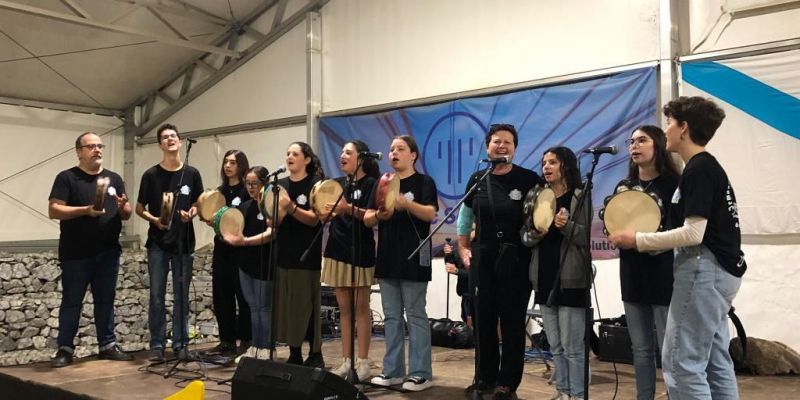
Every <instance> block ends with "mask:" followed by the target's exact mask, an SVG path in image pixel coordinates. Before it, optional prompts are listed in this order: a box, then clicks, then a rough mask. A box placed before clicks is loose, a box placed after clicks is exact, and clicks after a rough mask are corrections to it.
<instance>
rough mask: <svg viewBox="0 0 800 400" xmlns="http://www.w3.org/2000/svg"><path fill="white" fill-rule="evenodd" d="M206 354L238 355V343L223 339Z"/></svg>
mask: <svg viewBox="0 0 800 400" xmlns="http://www.w3.org/2000/svg"><path fill="white" fill-rule="evenodd" d="M206 354H208V355H212V356H213V355H217V354H219V355H223V356H233V355H236V345H235V344H233V343H231V342H227V341H221V342H219V344H218V345H216V346H214V347H213V348H212V349H210V350H208V351H207V352H206Z"/></svg>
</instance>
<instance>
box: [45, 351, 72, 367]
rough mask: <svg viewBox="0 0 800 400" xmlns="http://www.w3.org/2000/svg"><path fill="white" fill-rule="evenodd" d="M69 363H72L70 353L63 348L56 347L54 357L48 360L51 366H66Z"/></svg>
mask: <svg viewBox="0 0 800 400" xmlns="http://www.w3.org/2000/svg"><path fill="white" fill-rule="evenodd" d="M70 364H72V353H70V352H68V351H66V350H64V349H58V351H57V352H56V356H55V358H53V360H52V361H51V362H50V365H51V366H52V367H53V368H61V367H66V366H67V365H70Z"/></svg>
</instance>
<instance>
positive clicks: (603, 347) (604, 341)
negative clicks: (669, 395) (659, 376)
mask: <svg viewBox="0 0 800 400" xmlns="http://www.w3.org/2000/svg"><path fill="white" fill-rule="evenodd" d="M655 337H656V332H655V329H654V330H653V340H655ZM598 358H599V359H600V360H602V361H614V362H618V363H623V364H633V351H632V350H631V336H630V334H629V333H628V327H627V326H623V325H610V324H601V325H600V354H599V355H598ZM656 365H657V366H658V367H659V368H660V367H661V349H659V348H658V347H656Z"/></svg>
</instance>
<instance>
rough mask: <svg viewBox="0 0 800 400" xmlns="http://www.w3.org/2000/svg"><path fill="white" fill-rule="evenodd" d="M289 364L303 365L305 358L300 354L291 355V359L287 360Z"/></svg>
mask: <svg viewBox="0 0 800 400" xmlns="http://www.w3.org/2000/svg"><path fill="white" fill-rule="evenodd" d="M286 363H287V364H294V365H303V356H302V355H300V354H296V353H295V354H290V355H289V358H288V359H286Z"/></svg>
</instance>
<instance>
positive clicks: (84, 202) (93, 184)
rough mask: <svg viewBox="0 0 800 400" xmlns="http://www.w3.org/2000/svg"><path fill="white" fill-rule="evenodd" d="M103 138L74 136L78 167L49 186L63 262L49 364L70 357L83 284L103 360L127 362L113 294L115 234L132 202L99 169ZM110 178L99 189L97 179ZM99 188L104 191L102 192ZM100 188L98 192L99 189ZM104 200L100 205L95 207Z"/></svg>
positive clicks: (116, 252)
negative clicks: (89, 293)
mask: <svg viewBox="0 0 800 400" xmlns="http://www.w3.org/2000/svg"><path fill="white" fill-rule="evenodd" d="M104 147H105V146H104V145H103V141H102V140H101V139H100V137H99V136H97V135H95V134H94V133H91V132H86V133H83V134H81V135H80V136H78V139H77V140H75V152H76V153H77V156H78V166H77V167H72V168H70V169H68V170H64V171H61V173H59V174H58V175H57V176H56V179H55V182H53V188H52V189H51V191H50V204H49V206H48V212H49V214H50V218H53V219H57V220H59V225H60V226H61V234H60V236H59V240H58V259H59V261H60V262H61V286H62V287H63V289H62V296H61V307H60V308H59V310H58V326H59V331H58V340H57V344H58V352H57V353H56V356H55V358H54V359H53V361H52V365H53V367H56V368H58V367H64V366H66V365H69V364H70V363H71V362H72V354H73V353H74V351H75V344H74V340H75V334H76V333H77V332H78V322H79V319H80V316H81V308H82V306H83V297H84V295H85V293H86V287H87V286H89V285H90V284H91V287H92V299H93V301H94V317H95V321H94V323H95V328H96V329H97V344H98V345H99V346H100V354H99V357H100V358H101V359H109V360H119V361H130V360H132V359H133V357H132V356H131V355H130V354H126V353H124V352H123V351H122V349H120V347H119V346H118V345H117V339H116V335H115V334H114V296H115V294H116V289H117V274H118V273H119V255H120V253H121V248H120V245H119V233H120V231H121V230H122V220H127V219H128V218H130V216H131V205H130V204H129V203H128V196H127V195H126V194H125V185H124V183H123V182H122V178H121V177H120V176H119V175H117V174H115V173H114V172H112V171H109V170H107V169H104V168H103V148H104ZM106 179H107V180H108V185H107V187H105V189H104V190H103V188H104V186H103V185H101V186H100V189H98V187H97V186H98V181H99V180H106ZM100 190H102V191H100ZM98 191H99V193H98ZM98 198H100V199H102V200H101V201H102V207H103V208H102V209H101V210H100V211H98V210H95V209H94V204H95V202H96V200H97V199H98Z"/></svg>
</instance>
